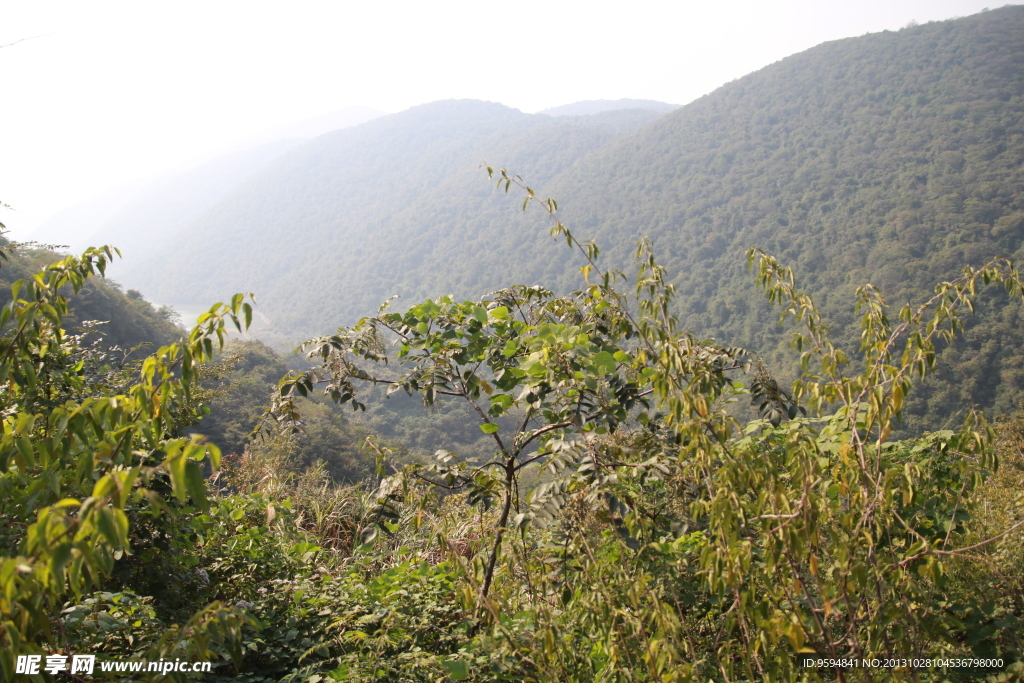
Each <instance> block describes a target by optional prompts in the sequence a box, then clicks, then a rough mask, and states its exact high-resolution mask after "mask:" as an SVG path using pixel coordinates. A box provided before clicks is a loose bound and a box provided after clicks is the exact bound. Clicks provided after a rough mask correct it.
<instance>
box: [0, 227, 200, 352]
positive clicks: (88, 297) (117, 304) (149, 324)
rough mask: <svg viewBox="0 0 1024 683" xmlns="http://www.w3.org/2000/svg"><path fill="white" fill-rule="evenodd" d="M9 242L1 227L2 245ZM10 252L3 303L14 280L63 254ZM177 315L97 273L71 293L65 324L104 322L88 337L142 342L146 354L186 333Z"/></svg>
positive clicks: (3, 266)
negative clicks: (154, 347) (74, 292)
mask: <svg viewBox="0 0 1024 683" xmlns="http://www.w3.org/2000/svg"><path fill="white" fill-rule="evenodd" d="M7 244H9V242H8V240H7V239H6V238H4V237H3V234H2V232H0V246H4V245H7ZM5 251H7V260H6V261H2V262H0V306H3V305H6V304H7V302H8V301H10V298H11V285H12V284H13V283H14V282H15V281H16V280H19V279H22V278H26V277H30V276H31V275H33V274H34V273H36V272H38V271H39V270H41V269H42V268H43V267H45V266H46V264H48V263H51V262H53V261H56V260H58V259H59V258H60V255H59V254H57V253H55V252H53V251H50V250H48V249H38V248H17V249H15V250H13V251H11V250H5ZM175 318H176V314H175V313H174V311H173V310H171V309H168V308H159V309H158V308H155V307H154V306H153V305H152V304H150V303H149V302H148V301H146V300H145V299H144V298H143V297H142V295H141V294H140V293H139V292H137V291H135V290H131V289H129V290H127V291H124V289H123V288H122V287H121V286H120V285H119V284H117V283H116V282H114V281H111V280H104V279H101V278H98V277H97V278H92V279H89V280H87V281H86V283H85V286H84V287H83V288H82V291H80V292H79V293H78V294H77V295H75V296H72V297H70V302H69V306H68V315H67V316H66V317H65V318H64V328H65V329H66V330H67V331H68V332H69V333H71V334H80V333H82V332H83V331H84V329H83V326H82V323H83V322H85V321H100V322H101V323H102V324H100V325H98V326H92V327H91V329H92V330H93V331H92V332H91V333H90V334H89V335H88V336H87V337H86V340H85V341H86V342H92V341H95V340H97V338H102V342H101V345H102V346H103V347H109V346H119V347H121V348H122V349H125V350H128V349H131V348H133V347H135V346H137V345H139V344H145V345H151V346H145V347H144V348H142V349H140V350H139V351H138V352H136V354H135V356H136V357H141V356H142V355H146V354H147V353H149V352H152V351H153V348H152V347H153V346H160V345H163V344H169V343H171V342H172V341H174V340H176V339H178V338H180V337H181V335H182V330H181V328H179V327H178V326H177V325H176V324H175Z"/></svg>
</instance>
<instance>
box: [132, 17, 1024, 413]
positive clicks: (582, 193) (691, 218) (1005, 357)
mask: <svg viewBox="0 0 1024 683" xmlns="http://www.w3.org/2000/svg"><path fill="white" fill-rule="evenodd" d="M1022 60H1024V8H1021V7H1019V6H1018V7H1006V8H1003V9H1000V10H994V11H990V12H985V13H982V14H978V15H975V16H971V17H966V18H962V19H956V20H951V21H946V22H938V23H931V24H927V25H923V26H917V27H913V28H907V29H904V30H901V31H898V32H884V33H879V34H873V35H866V36H861V37H858V38H850V39H846V40H840V41H834V42H831V43H827V44H824V45H821V46H818V47H816V48H814V49H812V50H808V51H806V52H804V53H801V54H798V55H794V56H792V57H789V58H787V59H784V60H782V61H780V62H778V63H776V64H773V65H771V66H768V67H766V68H764V69H762V70H761V71H758V72H756V73H753V74H750V75H748V76H746V77H744V78H741V79H739V80H737V81H734V82H732V83H729V84H727V85H725V86H723V87H722V88H720V89H719V90H717V91H715V92H714V93H712V94H710V95H708V96H706V97H704V98H702V99H700V100H698V101H696V102H693V103H691V104H689V105H687V106H685V107H682V108H681V109H678V110H676V111H673V112H671V113H668V114H665V115H663V116H661V117H659V118H656V119H655V120H653V121H652V120H650V118H646V119H645V118H638V119H635V120H633V124H636V125H639V124H640V123H645V124H646V125H641V126H639V127H638V128H637V127H634V129H632V130H631V127H630V126H618V127H609V122H608V121H607V120H606V119H603V118H602V117H607V116H613V117H623V116H626V113H625V112H618V113H616V112H610V113H608V114H601V115H598V116H594V117H587V116H581V117H569V118H565V117H558V118H554V119H551V118H548V117H544V116H532V117H531V116H527V115H524V114H520V113H519V112H516V111H514V110H510V109H507V108H504V107H501V106H500V105H494V104H484V103H473V102H444V103H436V104H433V105H425V106H423V107H418V108H415V109H412V110H409V111H407V112H404V113H402V114H398V115H395V116H390V117H384V118H382V119H379V120H376V121H374V122H372V123H370V124H367V125H365V126H361V127H359V128H356V129H352V130H348V131H339V132H338V133H336V134H333V135H329V136H326V137H324V138H322V139H321V141H319V142H318V143H317V144H316V145H307V146H305V147H303V148H301V149H299V150H296V151H295V152H293V153H291V154H290V155H288V156H286V157H284V158H283V159H282V161H281V162H280V163H278V164H276V165H275V167H274V168H272V169H269V170H268V171H267V172H266V173H264V174H262V175H260V176H258V177H256V178H253V179H252V180H251V181H249V182H248V183H247V184H245V185H243V186H242V187H241V188H239V190H238V191H237V192H236V193H235V194H234V195H233V196H232V197H231V198H229V199H227V200H225V201H224V202H222V203H221V204H219V205H218V206H217V207H215V209H213V210H212V211H211V212H209V213H207V214H206V215H205V216H204V217H203V218H202V219H201V220H200V221H198V222H196V223H194V224H192V226H190V228H189V229H188V230H186V231H185V232H183V233H181V234H180V235H179V237H178V238H176V240H177V241H175V242H174V244H173V248H168V250H167V251H166V253H165V254H163V255H162V256H161V257H158V258H156V259H155V260H153V261H151V262H148V263H147V264H145V265H140V266H139V267H138V269H137V270H134V271H132V273H131V274H128V273H126V275H125V276H126V278H127V279H126V281H127V282H131V283H132V284H133V286H138V287H139V288H140V289H142V290H143V291H146V292H147V293H150V294H151V295H152V296H154V297H155V298H156V300H159V301H174V302H178V303H193V302H200V301H205V300H206V299H212V298H215V297H223V296H226V295H227V294H229V293H230V292H232V291H236V290H249V289H252V290H253V291H258V292H260V293H261V300H260V301H261V311H262V312H263V313H264V314H265V315H266V316H267V321H269V328H268V327H267V326H266V325H267V323H262V322H261V321H257V323H258V324H263V325H264V327H263V328H261V331H260V333H259V334H260V335H261V338H264V339H266V340H268V341H271V342H273V343H280V342H286V343H287V344H289V345H291V344H294V343H295V342H297V340H298V339H300V338H302V337H305V336H311V335H314V334H323V333H325V332H327V331H330V330H332V329H334V328H335V327H337V326H338V325H340V324H352V323H353V322H355V320H356V319H357V317H358V316H360V315H362V314H363V313H364V312H366V311H369V310H372V309H373V308H374V307H376V306H377V305H378V304H379V303H380V301H382V300H384V299H385V298H386V297H388V296H390V295H392V294H400V295H402V296H403V297H406V300H407V301H416V300H419V299H420V298H422V297H425V296H434V295H436V294H437V293H438V292H449V293H451V294H453V295H454V296H456V297H457V298H464V297H478V296H481V295H482V294H484V293H486V292H489V291H493V290H495V289H498V288H500V287H503V286H506V285H507V284H508V283H514V282H518V283H524V284H531V285H532V284H538V285H541V286H546V287H550V288H552V289H554V290H556V291H559V292H562V293H566V292H568V291H570V290H571V289H572V288H573V287H574V286H575V285H574V282H575V280H574V277H575V275H574V269H573V267H572V265H571V262H570V260H569V259H568V257H566V256H565V255H562V254H551V253H550V252H549V251H547V250H546V249H544V248H543V244H542V241H541V240H538V239H537V233H536V227H535V225H534V224H533V223H531V222H529V221H528V220H526V219H524V218H523V217H522V216H521V215H520V214H519V213H518V212H517V203H516V202H515V201H509V202H507V203H504V202H496V201H495V200H494V197H493V195H492V194H490V193H488V192H487V189H486V188H485V187H483V186H482V185H481V183H480V180H479V171H478V170H477V166H478V164H479V163H480V162H481V161H487V162H489V163H492V164H493V163H500V164H502V165H505V166H507V167H510V168H514V169H516V171H518V172H519V173H521V174H522V175H524V176H525V177H527V178H529V179H530V181H531V183H532V184H533V185H534V186H535V187H542V188H544V191H545V192H547V193H550V194H552V195H553V196H556V197H559V198H560V199H561V200H563V204H564V205H563V207H562V208H563V211H564V213H565V215H566V217H567V220H570V221H571V222H572V223H573V224H574V225H576V226H577V227H578V229H579V230H580V231H581V233H583V234H586V235H587V236H588V237H592V238H594V239H596V240H598V242H599V243H600V244H602V245H604V247H605V249H606V257H607V258H608V259H609V266H610V267H616V266H618V267H623V266H625V265H627V264H628V262H629V253H630V251H631V248H632V243H633V242H634V241H635V239H636V238H637V237H639V236H641V235H644V234H646V235H648V236H649V237H650V238H651V239H652V241H653V243H654V244H655V245H656V247H657V249H658V253H659V254H660V255H661V258H662V260H663V261H664V264H665V265H666V267H667V268H668V269H669V272H670V273H671V274H672V277H673V281H674V283H675V284H676V286H677V287H678V290H679V294H680V296H679V297H677V300H676V301H677V306H678V307H679V308H678V310H677V313H678V314H679V315H680V319H681V321H682V324H683V325H684V326H685V327H687V328H689V329H692V330H695V331H696V333H697V334H698V335H701V336H710V337H714V338H716V339H719V340H721V341H723V342H726V343H729V344H736V345H740V346H744V347H745V348H749V349H752V350H754V351H756V352H757V353H758V354H760V355H762V356H764V357H765V358H769V359H771V360H772V361H773V362H774V363H776V364H778V365H779V372H781V373H782V374H783V375H784V376H785V377H787V378H792V377H795V376H796V369H795V367H794V366H792V365H789V364H788V361H787V356H786V355H785V347H786V339H787V335H786V334H785V333H784V331H783V330H782V328H780V327H778V326H776V325H775V324H774V321H773V316H772V314H771V312H770V311H769V309H768V307H767V306H766V305H765V304H764V303H763V302H762V301H760V300H759V299H758V298H757V297H756V296H755V295H754V294H753V293H752V292H751V291H750V290H749V287H748V282H747V280H746V276H745V274H744V272H743V268H742V253H743V250H744V249H746V248H747V247H748V246H749V245H751V244H760V245H763V246H764V247H765V248H767V249H769V250H770V251H771V252H772V253H775V254H778V255H779V256H780V257H782V258H785V260H786V262H787V263H790V264H792V265H793V267H794V268H796V269H797V272H798V273H799V274H800V275H801V277H802V278H803V279H804V281H805V282H806V283H807V285H806V286H807V288H808V291H809V292H811V293H813V294H814V295H815V296H816V298H817V299H818V300H819V301H820V302H821V305H822V310H823V311H824V313H825V314H826V317H827V319H828V320H829V322H830V324H831V325H832V327H833V329H834V334H835V335H836V338H837V339H840V340H842V342H843V343H844V344H845V345H846V346H848V347H851V348H855V347H856V339H857V337H858V335H859V330H858V327H857V324H856V318H855V317H854V316H853V315H852V314H851V312H850V311H849V310H848V309H847V308H846V307H845V302H846V301H847V300H848V298H849V297H850V296H852V294H853V291H854V289H855V288H856V287H857V286H858V285H859V284H861V283H864V282H872V283H874V284H875V285H877V286H879V287H880V288H881V289H882V291H883V293H884V294H885V296H886V297H887V298H888V299H889V300H890V301H892V302H894V304H902V303H904V302H907V301H915V300H918V299H921V298H922V297H923V296H925V295H926V294H927V292H928V291H929V289H930V287H931V286H932V284H933V283H934V282H935V281H937V280H938V279H944V278H950V277H953V276H955V274H956V273H957V272H958V270H959V268H960V267H961V266H963V265H965V264H974V265H978V264H980V263H982V262H984V261H986V260H988V259H989V258H991V257H993V256H996V255H999V254H1002V255H1005V256H1016V257H1019V256H1021V253H1020V248H1021V243H1022V239H1024V206H1022V205H1021V195H1020V188H1021V186H1022V182H1024V178H1022V176H1021V174H1022V170H1021V169H1022V168H1024V166H1022V163H1021V162H1022V159H1024V130H1022V128H1021V125H1022V124H1021V121H1024V68H1022V63H1024V61H1022ZM616 120H618V119H616ZM243 242H244V243H246V244H251V245H252V247H251V248H250V249H248V250H246V253H244V254H242V255H240V256H239V258H237V259H235V260H233V261H232V262H231V263H227V264H225V263H222V262H221V261H220V260H219V256H218V255H219V254H222V253H228V252H229V251H231V250H232V249H233V245H236V244H239V243H243ZM513 255H514V257H513ZM172 262H173V264H174V267H173V268H171V267H170V264H171V263H172ZM133 278H136V279H133ZM175 296H180V297H182V298H187V300H182V299H181V298H177V299H176V298H173V297H175ZM1020 316H1021V310H1020V308H1019V307H1016V306H1011V307H1006V308H998V309H995V308H992V309H986V310H985V311H984V312H982V313H980V314H979V315H978V317H977V318H975V319H973V320H971V321H969V326H970V330H968V333H967V335H966V336H965V337H963V338H962V341H961V342H959V343H958V344H957V345H956V346H954V347H952V348H949V349H943V350H942V360H943V364H942V367H941V369H940V371H939V373H938V374H937V375H936V376H935V378H934V379H933V380H932V381H929V382H928V383H927V384H926V386H923V387H922V388H921V391H920V392H918V393H917V395H916V396H915V397H914V398H913V399H912V400H911V405H910V406H909V409H908V417H909V418H912V424H916V425H917V428H916V432H917V433H920V430H921V429H938V428H939V427H941V426H942V425H943V424H944V422H945V421H946V419H947V417H948V416H949V415H950V414H953V413H956V412H957V411H961V410H964V409H969V408H970V407H971V406H972V405H979V406H982V407H985V408H986V409H989V410H994V411H997V412H1006V411H1009V410H1012V409H1013V407H1014V406H1015V405H1016V403H1017V402H1018V401H1019V400H1020V399H1021V398H1024V375H1022V374H1021V373H1022V372H1024V370H1022V367H1024V365H1022V364H1024V357H1022V356H1021V351H1020V349H1021V348H1024V345H1022V342H1024V339H1021V337H1020V335H1021V330H1024V319H1022V318H1021V317H1020ZM298 335H301V336H298Z"/></svg>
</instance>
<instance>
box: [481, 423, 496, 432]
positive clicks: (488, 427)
mask: <svg viewBox="0 0 1024 683" xmlns="http://www.w3.org/2000/svg"><path fill="white" fill-rule="evenodd" d="M480 431H481V432H483V433H484V434H494V433H495V432H496V431H498V425H497V424H495V423H494V422H485V423H483V424H482V425H480Z"/></svg>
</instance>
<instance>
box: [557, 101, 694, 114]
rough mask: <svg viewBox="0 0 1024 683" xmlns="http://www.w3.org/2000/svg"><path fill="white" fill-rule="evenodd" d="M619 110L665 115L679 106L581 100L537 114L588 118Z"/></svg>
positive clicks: (659, 103) (654, 102)
mask: <svg viewBox="0 0 1024 683" xmlns="http://www.w3.org/2000/svg"><path fill="white" fill-rule="evenodd" d="M619 109H648V110H650V111H654V112H658V113H659V114H667V113H668V112H670V111H674V110H676V109H679V105H678V104H667V103H665V102H658V101H657V100H631V99H626V98H624V99H621V100H583V101H582V102H574V103H572V104H563V105H562V106H560V107H551V108H550V109H545V110H543V111H541V112H538V113H540V114H547V115H548V116H588V115H590V114H600V113H601V112H606V111H616V110H619Z"/></svg>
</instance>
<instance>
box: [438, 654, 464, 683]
mask: <svg viewBox="0 0 1024 683" xmlns="http://www.w3.org/2000/svg"><path fill="white" fill-rule="evenodd" d="M441 666H443V667H444V670H445V673H447V674H448V675H449V676H451V677H452V678H454V679H455V680H457V681H464V680H466V679H467V678H469V665H468V664H466V663H465V662H464V661H462V660H459V659H446V660H444V661H442V662H441Z"/></svg>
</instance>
